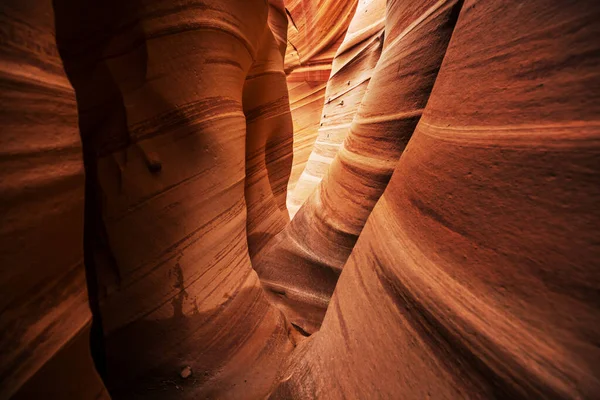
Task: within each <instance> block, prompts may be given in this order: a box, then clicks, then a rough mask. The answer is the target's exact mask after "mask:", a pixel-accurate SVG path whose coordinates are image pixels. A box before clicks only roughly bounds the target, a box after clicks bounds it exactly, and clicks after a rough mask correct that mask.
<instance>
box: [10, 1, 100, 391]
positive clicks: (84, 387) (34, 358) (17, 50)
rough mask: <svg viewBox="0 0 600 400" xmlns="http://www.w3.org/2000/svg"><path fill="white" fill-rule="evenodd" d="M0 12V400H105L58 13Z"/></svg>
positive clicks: (42, 9) (24, 4)
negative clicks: (93, 339)
mask: <svg viewBox="0 0 600 400" xmlns="http://www.w3.org/2000/svg"><path fill="white" fill-rule="evenodd" d="M0 11H1V12H0V41H1V46H0V104H1V107H2V110H1V111H0V126H1V128H0V129H1V133H0V171H1V174H2V177H1V179H0V398H2V399H7V398H9V397H11V398H15V399H34V398H56V399H65V398H81V399H106V398H108V394H107V393H106V390H105V389H104V385H103V384H102V382H101V380H100V378H99V376H98V374H97V373H96V371H95V369H94V365H93V362H92V358H91V356H90V348H89V345H88V343H89V330H90V326H91V322H92V321H91V313H90V309H89V306H88V295H87V290H86V277H85V270H84V266H83V208H84V199H83V196H84V176H83V175H84V173H83V161H82V157H81V143H80V141H79V133H78V130H77V106H76V103H75V94H74V92H73V88H72V87H71V86H70V85H69V81H68V80H67V77H66V76H65V72H64V70H63V67H62V63H61V61H60V57H59V55H58V51H57V48H56V39H55V27H54V13H53V11H52V3H51V2H50V1H42V0H39V1H38V0H28V1H22V0H15V1H4V2H3V3H2V6H1V7H0ZM74 376H76V377H77V379H73V377H74Z"/></svg>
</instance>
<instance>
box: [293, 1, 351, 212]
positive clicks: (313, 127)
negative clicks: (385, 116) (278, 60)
mask: <svg viewBox="0 0 600 400" xmlns="http://www.w3.org/2000/svg"><path fill="white" fill-rule="evenodd" d="M357 3H358V0H340V1H335V2H333V1H328V0H318V1H315V0H291V1H287V2H286V4H285V7H286V12H287V14H288V20H289V24H288V46H287V51H286V57H285V70H286V73H287V82H288V88H289V93H290V107H291V110H292V119H293V124H294V160H293V166H292V172H291V175H290V179H289V185H288V193H292V191H293V190H294V187H295V186H296V182H297V181H298V178H299V177H300V174H301V173H302V171H303V170H304V166H305V165H306V162H307V160H308V157H309V155H310V153H311V150H312V148H313V145H314V143H315V140H316V138H317V131H318V129H319V122H320V120H321V116H322V111H323V104H324V101H325V88H326V86H327V81H328V79H329V76H330V74H331V63H332V61H333V58H334V55H335V53H336V51H337V49H338V47H339V46H340V44H341V43H342V40H343V39H344V35H345V34H346V30H347V29H348V26H349V24H350V21H351V19H352V17H353V15H354V11H355V9H356V5H357ZM288 197H289V194H288ZM288 208H291V209H294V204H293V203H290V202H289V200H288Z"/></svg>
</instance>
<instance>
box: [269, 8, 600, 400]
mask: <svg viewBox="0 0 600 400" xmlns="http://www.w3.org/2000/svg"><path fill="white" fill-rule="evenodd" d="M599 17H600V5H599V3H592V2H585V1H583V2H555V1H550V0H536V1H529V2H527V3H519V4H510V5H508V4H505V3H500V2H476V1H466V2H465V4H464V6H463V8H462V12H461V15H460V18H459V20H458V24H457V26H456V29H455V32H454V34H453V36H452V40H451V42H450V45H449V49H448V52H447V54H446V57H445V59H444V63H443V65H442V68H441V70H440V73H439V76H438V78H437V81H436V84H435V87H434V89H433V92H432V94H431V97H430V99H429V102H428V104H427V107H426V109H425V112H424V114H423V118H422V119H421V121H420V123H419V125H418V127H417V129H416V132H415V134H414V135H413V137H412V139H411V140H410V143H409V144H408V146H407V148H406V150H405V152H404V153H403V155H402V157H401V158H400V162H399V164H398V166H397V167H396V170H395V172H394V175H393V177H392V180H391V182H390V184H389V186H388V188H387V190H386V191H385V193H384V195H383V197H382V198H381V200H380V201H379V202H378V204H377V206H376V207H375V209H374V211H373V214H372V215H371V217H370V218H369V221H368V222H367V224H366V226H365V228H364V230H363V232H362V234H361V236H360V239H359V241H358V243H357V244H356V247H355V248H354V251H353V252H352V255H351V257H350V259H349V260H348V263H347V264H346V266H345V267H344V271H343V273H342V275H341V277H340V281H339V282H338V285H337V287H336V290H335V294H334V296H333V298H332V300H331V304H330V307H329V309H328V311H327V315H326V317H325V320H324V322H323V326H322V328H321V330H320V332H319V333H318V334H316V335H314V337H311V338H310V339H308V340H307V341H305V342H304V343H303V345H302V346H301V348H299V349H298V351H297V353H296V355H295V356H294V357H293V358H292V359H291V361H290V366H289V370H288V371H286V372H284V373H283V374H282V376H283V377H284V379H283V381H282V382H281V384H280V385H279V387H278V389H277V391H276V392H275V394H274V395H273V396H272V397H273V398H323V397H326V398H372V397H377V398H402V399H424V398H437V399H442V398H443V399H459V398H460V399H464V398H481V399H489V398H511V399H521V398H527V399H539V398H561V399H563V398H564V399H566V398H569V399H575V398H589V399H591V398H596V397H598V395H599V394H600V374H599V370H598V359H600V349H599V347H598V343H597V338H598V337H600V307H599V302H598V300H599V297H598V288H599V283H600V279H599V278H600V275H599V274H600V268H599V264H598V260H600V247H599V246H598V227H599V226H600V211H599V209H598V207H596V206H595V204H597V203H598V201H599V199H600V187H599V186H598V182H599V181H600V165H599V163H598V160H600V141H599V138H600V125H598V116H599V115H600V69H598V65H600V42H598V41H597V40H596V38H598V37H600V27H599V26H598V24H596V23H595V21H597V20H598V18H599Z"/></svg>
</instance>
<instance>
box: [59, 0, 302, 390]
mask: <svg viewBox="0 0 600 400" xmlns="http://www.w3.org/2000/svg"><path fill="white" fill-rule="evenodd" d="M78 7H89V5H88V4H83V3H81V2H78V1H72V0H64V1H63V4H61V6H60V7H57V13H58V14H59V19H58V21H59V23H61V22H64V23H65V29H64V30H62V31H60V30H59V33H60V35H59V36H58V43H59V46H60V48H61V53H62V55H63V59H64V63H65V68H66V70H67V73H68V75H69V77H70V79H71V82H72V83H73V86H74V88H75V91H76V93H77V98H78V103H79V107H80V127H81V135H82V138H83V145H84V153H85V157H86V164H87V165H86V168H87V172H88V185H89V186H90V191H89V195H88V201H89V202H90V208H92V209H93V210H92V212H91V214H92V215H90V216H89V220H90V221H92V222H91V223H90V226H86V228H89V231H88V232H86V235H88V237H89V238H90V240H91V241H92V242H93V243H91V245H90V248H91V249H92V250H93V252H94V259H93V262H94V265H91V266H90V265H88V267H93V268H94V269H95V271H97V275H98V282H97V285H98V293H99V299H98V301H99V309H100V313H99V317H100V318H101V320H102V323H103V328H104V334H105V348H106V365H107V383H108V386H109V389H110V390H111V394H112V395H113V397H115V398H126V399H131V398H144V399H148V398H165V397H167V396H175V395H178V396H179V397H182V398H190V399H197V398H203V397H209V398H241V397H249V398H258V397H261V396H264V395H265V394H266V393H267V391H268V389H269V387H270V385H271V384H272V382H273V379H274V377H275V374H276V373H277V369H278V367H279V364H280V363H281V361H282V360H283V359H284V355H285V354H286V353H287V352H288V351H289V350H290V349H291V348H292V343H291V342H290V340H289V339H288V334H287V325H286V323H285V319H284V317H283V316H282V315H281V312H279V311H278V310H277V309H276V308H274V307H272V306H270V305H269V303H268V302H267V299H266V297H265V296H264V294H263V292H262V290H261V287H260V285H259V282H258V278H257V276H256V273H255V272H254V271H253V270H252V267H251V264H250V257H249V252H248V244H247V236H246V228H247V223H248V220H247V218H246V200H245V196H244V191H245V190H247V191H248V192H249V193H254V192H255V191H256V190H259V189H258V187H257V186H255V185H254V180H255V179H257V176H258V177H260V182H262V184H265V185H267V186H268V187H267V188H266V191H267V192H268V193H269V194H270V200H271V204H272V205H274V207H275V209H276V210H277V211H279V208H278V206H277V203H276V202H275V200H274V194H273V192H272V184H271V183H270V182H271V181H270V180H269V179H265V178H270V177H269V174H262V173H263V172H265V165H266V164H272V163H273V162H272V161H273V160H271V161H269V160H267V161H268V162H267V161H265V160H264V158H265V148H266V147H268V143H270V140H271V139H273V138H274V136H273V135H274V134H275V133H278V132H277V129H278V128H279V126H278V125H277V124H281V125H282V129H283V131H282V132H283V133H284V134H285V133H288V134H289V129H288V127H287V124H288V123H289V115H288V116H287V120H286V114H285V112H286V110H287V108H286V107H287V101H286V96H285V81H284V80H283V76H282V75H281V71H282V65H281V64H282V61H281V60H282V57H283V55H282V51H281V50H280V45H279V43H278V42H277V41H276V40H275V37H274V36H273V35H272V34H271V32H270V31H269V32H266V31H267V30H269V28H268V24H267V22H268V20H267V15H268V7H267V4H265V2H264V1H262V0H252V1H247V0H239V1H228V2H221V1H194V2H184V3H181V4H179V3H174V2H172V1H139V2H127V3H126V4H123V2H121V1H116V0H115V1H113V2H109V3H106V2H103V3H102V4H98V5H97V9H92V10H87V11H86V12H85V15H90V20H80V21H79V23H80V24H79V25H76V24H73V23H72V22H71V23H69V24H67V23H66V21H72V20H74V19H76V18H77V16H78V15H80V14H84V12H83V11H82V10H79V9H78ZM271 11H273V12H275V11H276V10H274V9H272V10H271ZM273 57H274V59H273ZM271 72H273V73H271ZM249 73H250V74H253V75H250V76H249V75H248V74H249ZM261 74H262V75H261ZM278 76H281V78H280V79H278V80H277V77H278ZM245 83H246V90H244V84H245ZM267 83H268V84H269V85H271V89H272V90H271V91H266V92H264V93H260V94H261V95H262V94H264V96H262V97H258V96H257V94H258V92H257V90H256V88H254V87H253V86H255V85H264V84H267ZM277 85H278V86H277ZM243 100H246V104H245V105H243V104H242V103H243ZM265 102H267V103H265ZM271 103H273V104H271ZM263 108H264V110H262V109H263ZM244 111H246V114H247V115H246V116H245V115H244ZM263 111H266V113H265V112H263ZM271 114H273V115H271ZM279 114H282V115H283V117H282V121H279V122H277V124H275V125H269V124H270V123H271V121H273V119H270V120H267V117H274V118H275V117H277V116H278V115H279ZM246 119H247V120H248V123H249V132H250V133H251V134H252V137H248V142H247V137H246ZM263 128H264V129H268V130H269V132H267V131H264V132H260V135H256V133H257V130H260V129H263ZM271 130H272V131H273V132H271ZM255 140H256V143H255V142H254V141H255ZM288 142H289V140H288ZM246 143H249V146H248V151H249V154H252V155H253V154H254V153H260V154H259V155H260V156H262V157H263V160H262V164H261V167H262V169H261V171H259V172H260V173H259V174H258V175H253V174H252V173H250V174H249V179H248V180H246V179H245V176H246V172H247V170H248V169H250V170H252V169H253V168H254V166H255V164H254V162H255V161H254V160H250V163H249V164H248V165H247V164H246V152H245V148H246ZM275 150H277V149H275ZM252 201H253V200H252V198H250V202H251V203H252ZM252 204H253V203H252ZM253 210H255V209H254V208H253ZM282 212H283V211H282ZM253 215H254V214H253ZM94 216H96V218H95V219H94ZM283 223H285V221H284V222H283ZM267 349H268V350H267ZM180 371H185V373H183V375H185V376H184V377H182V376H181V374H180ZM190 371H191V376H190V375H189V374H190Z"/></svg>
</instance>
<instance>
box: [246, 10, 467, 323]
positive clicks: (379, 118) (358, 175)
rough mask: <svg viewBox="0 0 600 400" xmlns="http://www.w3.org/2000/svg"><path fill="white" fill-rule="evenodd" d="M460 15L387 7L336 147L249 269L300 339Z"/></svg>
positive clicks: (404, 137) (387, 171) (375, 195)
mask: <svg viewBox="0 0 600 400" xmlns="http://www.w3.org/2000/svg"><path fill="white" fill-rule="evenodd" d="M459 9H460V4H459V3H458V2H457V1H454V0H449V1H434V0H430V1H422V2H418V3H411V4H408V3H401V2H390V3H389V4H388V8H387V18H386V26H385V32H386V33H385V43H384V46H383V50H382V54H381V58H380V59H379V62H378V63H377V67H376V68H375V71H374V72H373V77H372V78H371V81H370V83H369V86H368V89H367V93H366V94H365V95H364V98H363V99H362V102H361V105H360V107H359V109H358V111H357V114H356V116H355V118H354V120H353V122H352V125H351V126H350V130H349V132H348V135H347V137H346V139H345V141H344V144H343V146H342V148H341V149H340V151H339V152H338V154H337V156H336V158H335V160H334V161H333V162H332V164H331V167H330V169H329V173H328V174H327V175H326V176H325V178H324V179H323V181H322V182H321V183H320V185H319V186H318V187H317V189H316V190H315V191H314V192H313V193H312V194H311V196H310V197H309V198H308V199H307V201H306V203H305V204H304V205H303V207H302V208H301V209H300V211H299V212H298V214H297V215H296V216H295V217H294V219H293V220H292V222H291V224H290V225H288V226H287V227H286V229H285V230H284V231H283V232H282V233H281V234H280V235H279V236H278V237H277V238H276V239H275V240H273V241H272V242H271V243H270V244H269V247H268V248H266V249H265V250H264V252H263V253H264V254H262V255H261V257H260V258H259V259H258V260H257V262H256V263H255V264H254V267H255V269H256V270H257V272H258V273H259V276H260V277H261V281H262V282H263V284H264V285H265V286H266V288H267V289H268V292H269V293H270V294H271V297H272V298H273V301H274V302H276V303H277V304H278V305H279V306H280V307H281V308H282V309H283V310H284V311H285V313H286V314H287V315H288V317H289V318H290V320H291V321H292V322H293V323H295V324H296V325H298V326H300V327H302V329H304V330H305V331H307V332H314V331H315V330H317V329H318V327H319V325H320V323H321V320H322V318H323V315H324V313H325V310H326V309H327V305H328V303H329V298H330V297H331V294H332V292H333V289H334V288H335V284H336V282H337V278H338V276H339V274H340V272H341V269H342V267H343V265H344V263H345V262H346V259H347V258H348V256H349V255H350V252H351V251H352V248H353V246H354V244H355V242H356V240H357V238H358V235H359V234H360V232H361V230H362V228H363V226H364V224H365V222H366V220H367V218H368V216H369V214H370V213H371V210H372V209H373V207H374V206H375V203H376V202H377V200H378V199H379V196H381V194H382V193H383V190H384V189H385V187H386V185H387V183H388V181H389V179H390V176H391V174H392V172H393V170H394V167H395V166H396V163H397V162H398V157H399V156H400V154H401V153H402V151H403V150H404V147H405V146H406V143H407V142H408V140H409V139H410V137H411V135H412V132H413V130H414V128H415V126H416V124H417V122H418V121H419V118H420V116H421V113H422V111H423V108H424V107H425V104H426V102H427V99H428V97H429V93H430V91H431V87H432V86H433V83H434V81H435V78H436V75H437V71H438V69H439V66H440V63H441V61H442V58H443V56H444V53H445V51H446V45H447V43H448V40H449V39H450V35H451V34H452V29H453V28H454V23H455V21H456V17H457V14H458V10H459ZM357 72H359V71H357ZM390 87H393V88H394V89H395V90H390Z"/></svg>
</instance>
